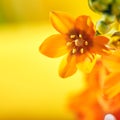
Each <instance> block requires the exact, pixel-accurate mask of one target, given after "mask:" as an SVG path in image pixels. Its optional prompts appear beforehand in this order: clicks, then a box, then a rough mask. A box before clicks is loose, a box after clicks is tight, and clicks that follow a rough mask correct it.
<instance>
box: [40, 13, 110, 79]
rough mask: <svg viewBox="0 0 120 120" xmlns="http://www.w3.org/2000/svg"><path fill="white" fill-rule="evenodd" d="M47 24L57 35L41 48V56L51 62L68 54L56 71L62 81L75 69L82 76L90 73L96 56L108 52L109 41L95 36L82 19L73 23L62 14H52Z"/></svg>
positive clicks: (90, 26)
mask: <svg viewBox="0 0 120 120" xmlns="http://www.w3.org/2000/svg"><path fill="white" fill-rule="evenodd" d="M50 20H51V22H52V25H53V27H54V28H55V29H56V30H57V31H58V32H60V34H54V35H52V36H50V37H48V38H47V39H46V40H45V41H44V42H43V43H42V45H41V46H40V48H39V50H40V52H41V53H42V54H44V55H46V56H48V57H52V58H55V57H59V56H62V55H64V54H66V53H68V54H67V58H65V59H64V60H63V61H62V63H61V65H60V68H59V74H60V76H61V77H63V78H65V77H68V76H71V75H73V74H74V73H75V72H76V70H77V67H78V68H80V69H82V70H84V72H89V71H91V69H92V67H93V66H94V63H95V62H94V57H95V55H96V54H104V53H105V52H104V51H105V50H107V48H106V46H105V45H106V44H107V42H108V39H107V38H106V37H104V36H95V30H94V25H93V23H92V21H91V19H90V17H88V16H85V15H83V16H79V17H78V18H77V19H73V18H72V17H70V16H69V15H67V14H65V13H62V12H51V13H50ZM88 66H89V67H88Z"/></svg>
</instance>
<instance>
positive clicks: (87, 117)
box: [69, 87, 120, 120]
mask: <svg viewBox="0 0 120 120" xmlns="http://www.w3.org/2000/svg"><path fill="white" fill-rule="evenodd" d="M99 99H100V98H99V97H98V92H96V90H95V89H93V88H92V87H91V88H88V89H86V90H85V91H84V92H83V93H81V94H79V95H76V96H74V97H73V98H71V101H70V105H69V108H70V109H71V111H72V112H73V113H74V115H75V118H76V119H75V120H104V117H105V115H106V114H113V115H114V116H115V118H116V120H120V102H119V100H120V96H119V97H117V98H116V99H112V100H107V101H106V102H105V101H104V102H101V103H100V102H99V101H100V100H99ZM117 104H118V105H119V106H118V107H117ZM114 105H116V107H117V109H114ZM105 107H107V108H109V109H105Z"/></svg>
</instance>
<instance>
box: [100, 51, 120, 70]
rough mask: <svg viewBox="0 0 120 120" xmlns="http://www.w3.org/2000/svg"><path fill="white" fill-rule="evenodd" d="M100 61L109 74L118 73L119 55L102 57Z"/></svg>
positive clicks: (119, 66)
mask: <svg viewBox="0 0 120 120" xmlns="http://www.w3.org/2000/svg"><path fill="white" fill-rule="evenodd" d="M102 61H103V63H104V65H105V66H106V67H107V68H108V69H109V70H110V72H120V54H118V53H117V52H113V53H112V52H111V53H110V54H109V55H106V56H102Z"/></svg>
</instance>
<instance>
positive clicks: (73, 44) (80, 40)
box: [66, 34, 92, 54]
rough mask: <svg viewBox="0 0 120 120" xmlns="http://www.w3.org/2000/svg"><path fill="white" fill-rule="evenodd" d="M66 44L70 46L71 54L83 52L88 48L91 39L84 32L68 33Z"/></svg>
mask: <svg viewBox="0 0 120 120" xmlns="http://www.w3.org/2000/svg"><path fill="white" fill-rule="evenodd" d="M69 38H70V39H69V41H67V44H66V45H67V46H68V47H70V49H71V53H72V54H83V53H85V52H86V51H88V50H89V48H90V46H91V44H92V43H91V42H92V41H91V40H90V39H89V37H88V36H87V35H84V34H78V35H76V34H70V35H69Z"/></svg>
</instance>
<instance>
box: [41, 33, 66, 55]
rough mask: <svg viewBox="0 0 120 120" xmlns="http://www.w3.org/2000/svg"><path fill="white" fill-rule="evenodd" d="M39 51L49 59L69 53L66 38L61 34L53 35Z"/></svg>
mask: <svg viewBox="0 0 120 120" xmlns="http://www.w3.org/2000/svg"><path fill="white" fill-rule="evenodd" d="M39 50H40V52H41V53H42V54H44V55H46V56H48V57H59V56H62V55H64V54H65V53H66V52H67V51H68V49H67V47H66V38H65V36H63V35H59V34H56V35H52V36H50V37H48V38H47V39H46V40H45V41H44V42H43V43H42V44H41V46H40V47H39Z"/></svg>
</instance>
